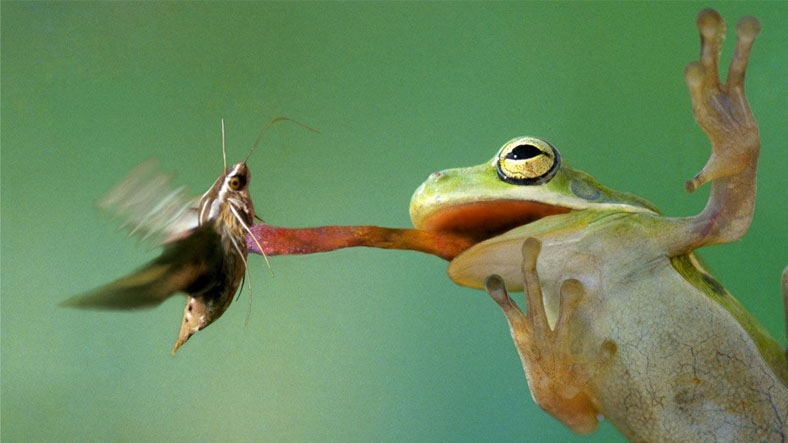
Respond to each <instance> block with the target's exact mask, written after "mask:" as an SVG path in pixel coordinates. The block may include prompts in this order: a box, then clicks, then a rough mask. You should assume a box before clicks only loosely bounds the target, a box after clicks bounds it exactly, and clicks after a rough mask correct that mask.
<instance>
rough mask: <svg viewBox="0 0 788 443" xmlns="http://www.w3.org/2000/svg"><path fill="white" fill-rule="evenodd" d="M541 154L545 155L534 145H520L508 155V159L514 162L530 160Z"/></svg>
mask: <svg viewBox="0 0 788 443" xmlns="http://www.w3.org/2000/svg"><path fill="white" fill-rule="evenodd" d="M541 154H543V152H542V150H541V149H539V148H537V147H536V146H534V145H518V146H516V147H515V148H514V149H512V150H511V151H509V153H508V154H506V158H508V159H512V160H528V159H529V158H534V157H536V156H537V155H541Z"/></svg>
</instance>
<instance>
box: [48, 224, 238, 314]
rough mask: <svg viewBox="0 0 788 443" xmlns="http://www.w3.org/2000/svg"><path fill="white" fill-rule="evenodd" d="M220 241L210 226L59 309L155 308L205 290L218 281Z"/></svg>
mask: <svg viewBox="0 0 788 443" xmlns="http://www.w3.org/2000/svg"><path fill="white" fill-rule="evenodd" d="M222 258H223V254H222V249H221V238H220V236H219V234H218V233H217V232H216V231H215V230H214V229H213V226H212V225H210V224H206V225H203V226H201V227H199V228H197V229H194V230H193V231H191V232H190V233H189V235H188V236H186V237H185V238H182V239H180V240H176V241H173V242H171V243H169V244H167V245H165V246H164V250H163V251H162V253H161V255H160V256H159V257H158V258H156V259H155V260H153V261H152V262H150V263H148V264H147V265H145V266H143V267H142V268H140V269H138V270H136V271H134V272H132V273H131V274H129V275H127V276H125V277H122V278H120V279H118V280H115V281H114V282H112V283H109V284H107V285H105V286H102V287H100V288H97V289H94V290H92V291H89V292H86V293H84V294H79V295H76V296H74V297H71V298H69V299H67V300H65V301H63V302H61V303H60V306H65V307H74V308H86V309H120V310H127V309H140V308H149V307H153V306H156V305H158V304H159V303H161V302H162V301H164V300H165V299H167V298H168V297H170V296H172V295H174V294H176V293H178V292H187V293H189V292H193V291H194V290H197V289H199V290H205V289H206V285H211V284H212V283H213V282H216V281H219V277H220V274H221V272H223V271H222Z"/></svg>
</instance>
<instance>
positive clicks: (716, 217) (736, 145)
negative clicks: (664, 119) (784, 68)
mask: <svg viewBox="0 0 788 443" xmlns="http://www.w3.org/2000/svg"><path fill="white" fill-rule="evenodd" d="M697 25H698V30H699V31H700V36H701V51H700V52H701V54H700V60H699V61H694V62H691V63H689V64H688V65H687V67H686V69H685V70H684V77H685V79H686V81H687V86H688V87H689V93H690V98H691V99H692V111H693V115H694V117H695V121H696V122H697V123H698V125H699V126H700V127H701V128H702V129H703V131H704V132H705V133H706V135H707V136H708V137H709V140H710V141H711V155H710V156H709V160H708V161H707V162H706V165H705V166H704V167H703V169H702V170H701V171H700V172H699V173H698V174H697V175H695V177H694V178H692V179H691V180H688V181H687V183H686V189H687V191H688V192H693V191H695V190H696V189H697V188H698V187H700V186H701V185H703V184H704V183H706V182H709V181H711V182H712V187H711V193H710V195H709V200H708V203H707V204H706V208H705V209H704V210H703V212H701V213H700V214H698V215H697V216H695V217H690V218H684V219H676V220H675V221H676V222H677V225H678V227H679V229H678V231H676V233H677V235H669V234H666V235H665V236H664V237H663V238H664V239H665V244H666V246H667V250H668V252H669V254H670V255H678V254H683V253H687V252H689V251H691V250H693V249H696V248H698V247H701V246H705V245H710V244H719V243H728V242H731V241H734V240H736V239H738V238H740V237H741V236H742V235H744V233H745V232H747V229H749V227H750V222H751V221H752V214H753V210H754V207H755V178H756V170H757V166H758V153H759V151H760V135H759V133H758V124H757V123H756V122H755V117H754V116H753V114H752V112H751V111H750V106H749V104H748V103H747V95H746V94H745V92H744V77H745V73H746V71H747V62H748V61H749V58H750V50H751V49H752V45H753V42H754V41H755V38H756V37H757V36H758V33H759V32H760V30H761V25H760V23H759V22H758V20H757V19H756V18H754V17H750V16H745V17H742V19H741V20H739V23H738V24H737V25H736V36H737V39H736V50H735V52H734V54H733V58H732V60H731V64H730V68H729V69H728V78H727V80H726V82H725V84H721V83H720V75H719V69H718V65H719V55H720V49H721V47H722V40H723V39H724V37H725V22H724V21H723V20H722V18H721V17H720V15H719V14H718V13H717V12H716V11H714V10H711V9H705V10H703V11H701V12H700V13H699V14H698V18H697Z"/></svg>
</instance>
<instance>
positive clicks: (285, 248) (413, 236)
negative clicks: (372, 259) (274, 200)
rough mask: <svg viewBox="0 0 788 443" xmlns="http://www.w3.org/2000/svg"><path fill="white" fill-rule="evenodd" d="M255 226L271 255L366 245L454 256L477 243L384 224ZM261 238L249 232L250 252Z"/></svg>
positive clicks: (440, 255) (266, 252)
mask: <svg viewBox="0 0 788 443" xmlns="http://www.w3.org/2000/svg"><path fill="white" fill-rule="evenodd" d="M251 229H252V232H253V233H254V236H255V237H256V238H257V242H259V243H260V246H262V247H263V250H264V252H265V254H266V255H270V256H273V255H295V254H314V253H316V252H328V251H334V250H336V249H342V248H352V247H357V246H366V247H371V248H383V249H407V250H412V251H420V252H424V253H427V254H432V255H437V256H438V257H440V258H443V259H445V260H451V259H453V258H454V257H456V256H457V255H458V254H459V253H460V252H462V251H464V250H466V249H468V248H469V247H471V246H473V244H474V243H475V241H474V240H473V239H471V238H468V237H465V236H462V235H458V234H452V233H447V232H430V231H421V230H418V229H393V228H381V227H378V226H320V227H315V228H282V227H277V226H271V225H265V224H256V225H254V226H252V228H251ZM257 242H256V241H255V239H253V238H252V237H251V236H247V238H246V244H247V246H248V247H249V252H253V253H255V254H260V248H259V247H258V245H257Z"/></svg>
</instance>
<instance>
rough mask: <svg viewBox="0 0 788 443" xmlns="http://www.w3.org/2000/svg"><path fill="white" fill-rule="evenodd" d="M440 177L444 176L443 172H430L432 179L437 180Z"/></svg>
mask: <svg viewBox="0 0 788 443" xmlns="http://www.w3.org/2000/svg"><path fill="white" fill-rule="evenodd" d="M439 177H443V174H441V173H440V172H433V173H432V174H430V180H435V179H437V178H439Z"/></svg>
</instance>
